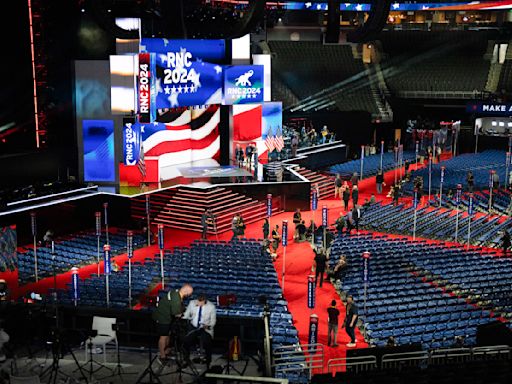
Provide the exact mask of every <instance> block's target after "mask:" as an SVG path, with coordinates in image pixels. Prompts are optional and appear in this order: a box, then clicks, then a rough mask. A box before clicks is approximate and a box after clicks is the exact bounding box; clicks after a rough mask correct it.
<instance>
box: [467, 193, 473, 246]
mask: <svg viewBox="0 0 512 384" xmlns="http://www.w3.org/2000/svg"><path fill="white" fill-rule="evenodd" d="M471 216H473V193H470V194H469V206H468V219H469V220H468V244H467V248H468V249H469V244H470V239H471Z"/></svg>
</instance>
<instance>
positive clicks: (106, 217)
mask: <svg viewBox="0 0 512 384" xmlns="http://www.w3.org/2000/svg"><path fill="white" fill-rule="evenodd" d="M103 208H104V210H105V236H106V238H107V244H110V242H109V240H108V212H107V210H108V203H103Z"/></svg>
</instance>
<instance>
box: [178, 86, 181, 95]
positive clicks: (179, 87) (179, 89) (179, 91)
mask: <svg viewBox="0 0 512 384" xmlns="http://www.w3.org/2000/svg"><path fill="white" fill-rule="evenodd" d="M178 93H181V85H178Z"/></svg>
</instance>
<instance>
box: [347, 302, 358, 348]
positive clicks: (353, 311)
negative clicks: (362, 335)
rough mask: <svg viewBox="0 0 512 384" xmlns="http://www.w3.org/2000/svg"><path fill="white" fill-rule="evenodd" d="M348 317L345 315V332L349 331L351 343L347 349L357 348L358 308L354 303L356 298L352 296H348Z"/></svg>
mask: <svg viewBox="0 0 512 384" xmlns="http://www.w3.org/2000/svg"><path fill="white" fill-rule="evenodd" d="M346 310H347V311H346V315H345V322H344V326H345V330H346V331H347V335H348V336H349V337H350V343H348V344H347V347H350V348H352V347H355V346H356V329H355V328H356V323H357V317H358V308H357V305H356V304H355V303H354V298H353V297H352V295H349V296H347V307H346Z"/></svg>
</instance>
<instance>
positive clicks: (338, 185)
mask: <svg viewBox="0 0 512 384" xmlns="http://www.w3.org/2000/svg"><path fill="white" fill-rule="evenodd" d="M341 186H342V180H341V176H340V174H339V173H338V174H337V175H336V179H334V198H336V197H337V196H339V197H341Z"/></svg>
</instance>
